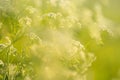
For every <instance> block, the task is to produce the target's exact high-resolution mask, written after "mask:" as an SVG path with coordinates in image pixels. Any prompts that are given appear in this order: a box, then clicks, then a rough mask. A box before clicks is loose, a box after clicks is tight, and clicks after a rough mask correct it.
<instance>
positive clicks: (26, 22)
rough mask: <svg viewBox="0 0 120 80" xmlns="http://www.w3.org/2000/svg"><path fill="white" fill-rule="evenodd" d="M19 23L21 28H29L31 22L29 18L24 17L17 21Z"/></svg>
mask: <svg viewBox="0 0 120 80" xmlns="http://www.w3.org/2000/svg"><path fill="white" fill-rule="evenodd" d="M19 23H20V25H22V26H31V23H32V20H31V18H29V17H24V18H21V19H19Z"/></svg>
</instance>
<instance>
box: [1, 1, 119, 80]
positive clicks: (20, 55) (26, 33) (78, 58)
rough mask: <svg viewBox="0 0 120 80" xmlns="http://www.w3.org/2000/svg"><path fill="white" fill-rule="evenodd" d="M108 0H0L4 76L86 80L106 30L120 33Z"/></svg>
mask: <svg viewBox="0 0 120 80" xmlns="http://www.w3.org/2000/svg"><path fill="white" fill-rule="evenodd" d="M108 2H110V0H105V2H104V0H0V80H87V79H88V78H87V72H88V71H89V70H88V69H89V68H90V67H91V65H92V64H93V62H94V61H95V60H96V56H95V55H94V53H93V52H96V51H94V50H95V49H96V48H97V47H100V46H102V45H104V41H103V38H102V35H103V34H104V32H105V33H106V34H108V35H110V37H118V36H119V35H120V32H119V29H120V28H119V25H120V24H119V22H120V21H119V20H120V19H116V18H115V19H114V20H113V19H110V18H108V17H105V14H104V13H103V12H104V10H103V8H104V7H105V6H107V5H109V4H110V3H108ZM106 14H107V12H106ZM114 26H116V27H114ZM93 46H94V47H95V49H91V48H94V47H93ZM92 51H93V52H92ZM96 53H97V52H96ZM88 75H89V74H88ZM92 80H93V78H92Z"/></svg>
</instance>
